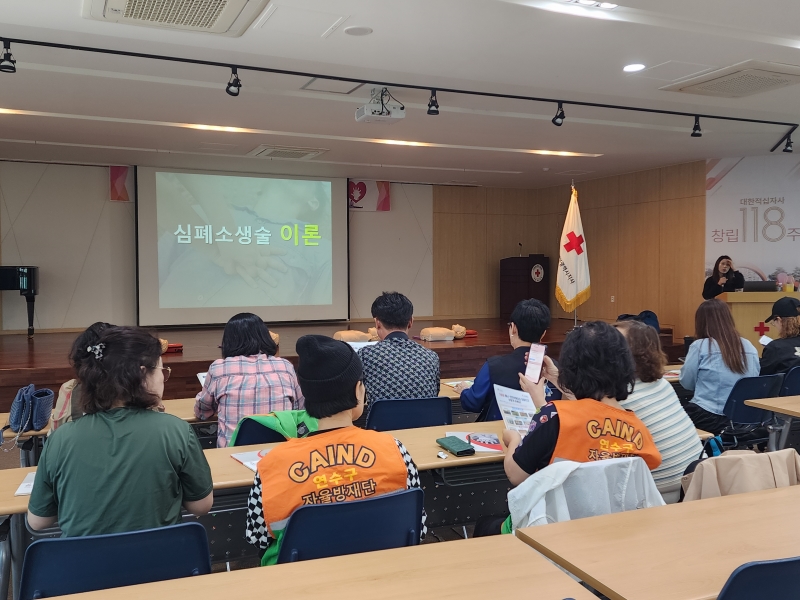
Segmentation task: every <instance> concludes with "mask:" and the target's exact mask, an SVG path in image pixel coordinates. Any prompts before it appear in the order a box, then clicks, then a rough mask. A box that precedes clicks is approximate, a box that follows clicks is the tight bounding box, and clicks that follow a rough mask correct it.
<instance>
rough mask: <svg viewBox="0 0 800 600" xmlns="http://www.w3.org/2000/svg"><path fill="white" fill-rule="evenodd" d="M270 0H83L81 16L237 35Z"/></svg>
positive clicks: (108, 20)
mask: <svg viewBox="0 0 800 600" xmlns="http://www.w3.org/2000/svg"><path fill="white" fill-rule="evenodd" d="M267 4H269V0H83V16H84V18H87V19H97V20H99V21H107V22H111V23H122V24H125V25H140V26H143V27H159V28H168V29H180V30H182V31H200V32H205V33H215V34H219V35H226V36H240V35H242V34H243V33H244V32H245V30H246V29H247V28H248V27H249V26H250V24H251V23H252V22H253V21H254V20H255V18H256V17H257V16H258V15H259V14H260V13H261V12H262V11H263V10H264V8H265V7H266V6H267Z"/></svg>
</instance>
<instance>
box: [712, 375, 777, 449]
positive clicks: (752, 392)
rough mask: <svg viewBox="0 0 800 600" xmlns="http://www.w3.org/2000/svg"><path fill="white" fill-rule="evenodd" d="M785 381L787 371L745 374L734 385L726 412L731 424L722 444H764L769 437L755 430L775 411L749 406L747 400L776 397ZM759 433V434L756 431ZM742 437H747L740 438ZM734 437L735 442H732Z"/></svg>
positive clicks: (727, 428)
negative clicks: (746, 375)
mask: <svg viewBox="0 0 800 600" xmlns="http://www.w3.org/2000/svg"><path fill="white" fill-rule="evenodd" d="M782 383H783V373H779V374H778V375H762V376H761V377H742V378H741V379H740V380H739V381H737V382H736V384H735V385H734V386H733V389H732V390H731V393H730V394H728V399H727V401H726V402H725V408H723V409H722V412H723V413H724V414H725V416H726V417H728V419H730V421H731V425H730V426H728V427H726V428H725V431H723V432H722V443H723V446H724V447H726V448H734V447H736V446H739V445H741V443H746V444H747V445H748V446H754V445H756V444H760V443H764V442H767V441H768V440H769V437H768V436H762V437H754V436H753V433H754V432H755V431H756V430H757V429H758V428H760V427H761V426H762V425H764V424H765V423H766V422H767V421H769V419H770V418H771V413H769V412H768V411H766V410H762V409H760V408H755V407H753V406H747V405H746V404H745V403H744V401H745V400H755V399H758V398H775V397H777V396H778V393H779V392H780V389H781V384H782ZM756 435H757V434H756ZM740 438H743V439H742V440H741V441H740ZM729 440H731V441H729Z"/></svg>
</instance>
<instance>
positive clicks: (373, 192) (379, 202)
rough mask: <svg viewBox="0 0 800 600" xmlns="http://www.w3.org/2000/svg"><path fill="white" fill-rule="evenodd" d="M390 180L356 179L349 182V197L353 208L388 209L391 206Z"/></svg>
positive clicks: (364, 209) (363, 209)
mask: <svg viewBox="0 0 800 600" xmlns="http://www.w3.org/2000/svg"><path fill="white" fill-rule="evenodd" d="M390 187H391V186H390V184H389V182H388V181H356V180H355V179H351V180H350V181H348V182H347V198H348V200H349V204H350V209H351V210H362V211H387V210H390V208H391V197H390V194H389V190H390Z"/></svg>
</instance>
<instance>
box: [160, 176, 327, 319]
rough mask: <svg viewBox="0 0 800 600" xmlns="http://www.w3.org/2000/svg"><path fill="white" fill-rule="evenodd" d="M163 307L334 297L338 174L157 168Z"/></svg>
mask: <svg viewBox="0 0 800 600" xmlns="http://www.w3.org/2000/svg"><path fill="white" fill-rule="evenodd" d="M156 204H157V215H158V217H157V218H158V271H159V273H158V274H159V307H160V308H197V307H239V306H291V305H320V304H331V303H332V276H333V274H332V244H331V183H330V182H328V181H313V180H301V179H275V178H268V177H245V176H228V175H206V174H192V173H169V172H157V173H156Z"/></svg>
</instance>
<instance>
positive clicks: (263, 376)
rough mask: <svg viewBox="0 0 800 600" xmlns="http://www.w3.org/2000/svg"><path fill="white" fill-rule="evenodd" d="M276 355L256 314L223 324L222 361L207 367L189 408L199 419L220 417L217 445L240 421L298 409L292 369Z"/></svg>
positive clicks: (299, 399) (222, 443)
mask: <svg viewBox="0 0 800 600" xmlns="http://www.w3.org/2000/svg"><path fill="white" fill-rule="evenodd" d="M277 352H278V347H277V346H276V345H275V342H274V341H273V339H272V337H271V336H270V334H269V329H268V328H267V326H266V324H265V323H264V321H262V320H261V317H259V316H258V315H254V314H253V313H239V314H238V315H234V316H233V317H231V319H230V320H229V321H228V323H227V324H226V325H225V330H224V331H223V332H222V359H219V360H215V361H214V362H213V363H211V366H210V367H209V368H208V374H207V375H206V381H205V384H204V385H203V389H202V390H201V391H200V393H199V394H197V401H196V403H195V406H194V415H195V416H196V417H197V418H198V419H200V420H201V421H204V420H208V419H210V418H211V417H213V416H214V415H218V416H219V418H218V420H217V447H219V448H223V447H225V446H227V445H228V441H229V440H230V439H231V436H232V435H233V432H234V431H235V430H236V425H238V423H239V421H240V420H241V419H242V418H244V417H249V416H251V415H264V414H267V413H271V412H275V411H279V410H292V409H301V408H303V394H302V392H301V391H300V386H299V385H298V383H297V376H296V375H295V372H294V367H293V366H292V363H290V362H289V361H288V360H286V359H283V358H278V357H277V356H275V354H276V353H277Z"/></svg>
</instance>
